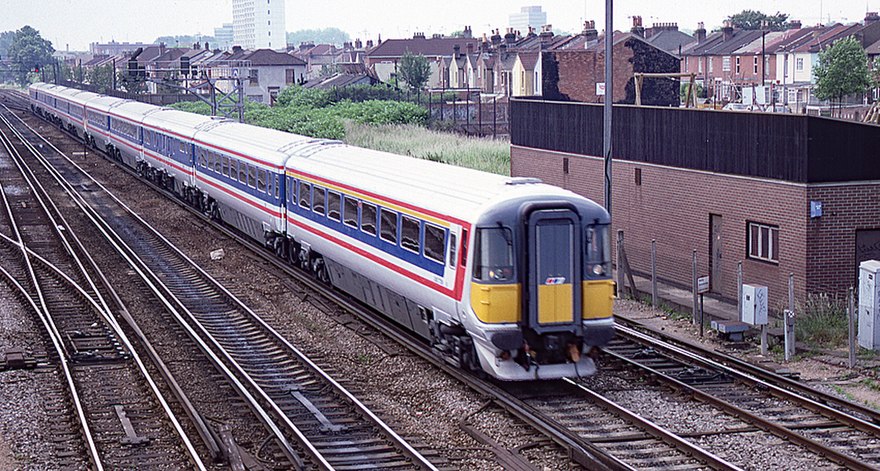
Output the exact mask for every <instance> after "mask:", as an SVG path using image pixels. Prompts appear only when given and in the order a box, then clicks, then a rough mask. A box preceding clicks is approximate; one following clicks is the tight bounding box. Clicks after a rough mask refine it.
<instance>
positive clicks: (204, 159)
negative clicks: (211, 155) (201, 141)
mask: <svg viewBox="0 0 880 471" xmlns="http://www.w3.org/2000/svg"><path fill="white" fill-rule="evenodd" d="M198 155H199V166H201V167H203V168H204V167H207V166H208V158H207V157H206V156H205V149H202V148H201V147H200V148H199V150H198Z"/></svg>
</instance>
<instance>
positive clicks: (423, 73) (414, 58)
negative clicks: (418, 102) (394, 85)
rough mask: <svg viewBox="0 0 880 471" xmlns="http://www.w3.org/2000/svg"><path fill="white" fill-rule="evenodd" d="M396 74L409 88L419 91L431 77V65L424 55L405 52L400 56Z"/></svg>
mask: <svg viewBox="0 0 880 471" xmlns="http://www.w3.org/2000/svg"><path fill="white" fill-rule="evenodd" d="M398 76H399V77H400V80H403V81H404V82H406V84H407V85H409V88H410V89H412V90H416V91H420V90H421V89H423V88H425V85H426V84H427V83H428V79H429V78H431V66H430V65H429V64H428V59H425V56H423V55H421V54H419V55H415V54H411V53H409V52H407V53H405V54H404V55H403V57H401V58H400V68H399V70H398Z"/></svg>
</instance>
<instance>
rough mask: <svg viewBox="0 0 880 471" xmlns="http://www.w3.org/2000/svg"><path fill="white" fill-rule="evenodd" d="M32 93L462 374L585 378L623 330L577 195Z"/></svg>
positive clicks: (591, 212) (186, 117)
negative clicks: (616, 328)
mask: <svg viewBox="0 0 880 471" xmlns="http://www.w3.org/2000/svg"><path fill="white" fill-rule="evenodd" d="M29 93H30V97H31V101H32V108H33V110H34V112H35V113H37V114H39V115H41V116H43V117H44V118H46V119H49V120H50V121H52V122H56V123H58V124H59V125H60V126H62V127H64V128H66V129H68V130H69V131H71V132H75V133H76V134H77V135H79V136H80V137H83V138H84V139H86V141H87V142H90V143H91V144H93V145H95V146H96V147H100V148H103V149H105V150H107V151H108V152H109V153H110V154H111V155H113V156H115V157H117V158H118V159H120V160H121V161H122V162H123V163H125V164H126V165H128V166H130V167H132V168H135V169H137V170H138V171H139V172H140V173H141V174H142V175H143V176H145V177H147V178H149V179H150V180H152V181H154V182H157V183H159V184H161V185H163V186H164V187H165V188H167V189H169V190H171V191H173V192H174V193H176V194H177V195H179V196H180V197H181V198H183V199H184V200H186V201H188V202H189V203H190V204H192V205H194V206H196V207H199V208H200V209H202V210H203V211H205V212H206V213H208V214H211V215H212V216H213V217H215V218H217V219H220V220H222V221H223V222H225V223H227V224H229V225H231V226H233V227H235V228H237V229H239V230H240V231H242V232H243V233H245V234H247V235H249V236H250V237H252V238H254V239H256V240H258V241H260V242H262V243H264V244H265V245H266V246H267V247H268V248H271V249H272V250H274V251H275V253H276V254H277V255H279V256H281V257H284V258H285V259H287V260H289V261H290V262H291V263H295V264H297V265H300V266H301V267H303V268H305V269H307V270H309V271H311V272H312V273H314V274H315V275H316V276H318V278H319V279H322V280H324V281H327V282H328V283H331V284H333V285H334V286H335V287H337V288H339V289H341V290H343V291H345V292H347V293H348V294H350V295H351V296H353V297H355V298H357V299H359V300H360V301H362V302H364V303H365V304H367V305H370V306H372V307H374V308H376V309H377V310H379V311H380V312H382V313H383V314H385V315H386V316H388V317H390V318H392V319H393V320H395V321H396V322H397V323H398V324H400V325H402V326H404V327H406V328H407V329H409V330H411V331H412V332H413V333H415V334H417V335H419V336H421V337H423V338H424V339H425V340H426V341H427V342H430V343H431V344H432V345H433V346H434V347H435V348H436V349H437V350H438V351H439V352H440V353H442V354H443V355H444V356H446V357H447V358H448V359H449V360H450V361H453V362H456V363H458V364H459V365H461V366H462V367H464V368H469V369H474V370H482V371H483V372H485V373H488V374H489V375H492V376H494V377H497V378H500V379H505V380H530V379H547V378H559V377H564V376H586V375H590V374H592V373H594V372H595V365H594V363H593V361H592V359H591V358H590V356H589V355H588V354H589V353H591V352H592V350H593V349H594V348H595V347H601V346H603V345H605V344H606V343H607V342H608V341H609V340H610V338H611V336H612V335H613V317H612V314H611V302H612V299H613V294H612V293H613V283H612V282H611V280H610V250H609V244H610V240H609V239H610V238H609V236H608V229H609V222H610V221H609V217H608V214H607V212H605V211H604V210H603V209H602V208H601V207H599V206H598V205H596V204H595V203H593V202H591V201H589V200H587V199H585V198H583V197H580V196H578V195H575V194H574V193H571V192H569V191H566V190H562V189H560V188H557V187H553V186H550V185H544V184H541V183H539V182H537V181H535V180H532V179H515V178H514V179H512V178H508V177H502V176H498V175H493V174H488V173H484V172H478V171H475V170H469V169H465V168H460V167H454V166H450V165H445V164H440V163H436V162H430V161H426V160H420V159H415V158H411V157H405V156H400V155H394V154H389V153H385V152H379V151H373V150H368V149H361V148H357V147H352V146H348V145H345V144H343V143H341V142H337V141H328V140H322V139H313V138H309V137H303V136H297V135H293V134H289V133H284V132H279V131H274V130H270V129H265V128H259V127H255V126H250V125H245V124H239V123H235V122H230V121H228V120H221V119H217V118H211V117H205V116H201V115H195V114H191V113H185V112H181V111H176V110H169V109H165V108H160V107H156V106H152V105H147V104H142V103H137V102H132V101H128V100H122V99H118V98H111V97H104V96H101V95H96V94H92V93H89V92H81V91H78V90H72V89H67V88H64V87H58V86H55V85H48V84H35V85H33V86H31V88H30V90H29ZM59 103H61V104H60V105H59ZM71 106H74V107H76V108H75V111H74V112H73V113H71V111H70V109H71ZM59 107H60V108H59ZM76 110H82V111H83V112H82V113H78V111H76ZM78 115H81V116H78Z"/></svg>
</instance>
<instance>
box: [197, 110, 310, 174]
mask: <svg viewBox="0 0 880 471" xmlns="http://www.w3.org/2000/svg"><path fill="white" fill-rule="evenodd" d="M195 139H196V141H197V143H198V142H201V143H203V144H208V145H209V146H212V147H219V148H220V149H224V150H227V151H232V152H233V153H235V154H239V155H240V154H245V155H248V156H250V157H253V158H252V159H250V160H257V161H259V162H260V163H262V164H264V165H266V166H269V167H272V168H273V169H276V170H280V169H282V168H284V163H285V161H286V160H287V158H288V155H289V149H290V148H291V147H292V146H296V145H297V144H298V143H302V142H305V141H308V140H313V139H312V138H310V137H304V136H298V135H296V134H290V133H286V132H281V131H277V130H274V129H268V128H261V127H259V126H251V125H249V124H241V123H237V122H234V121H228V120H218V121H216V122H213V123H203V124H202V125H201V126H200V127H199V131H198V132H197V133H196V136H195Z"/></svg>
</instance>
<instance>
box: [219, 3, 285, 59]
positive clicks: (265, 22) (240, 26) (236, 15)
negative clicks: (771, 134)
mask: <svg viewBox="0 0 880 471" xmlns="http://www.w3.org/2000/svg"><path fill="white" fill-rule="evenodd" d="M284 2H285V0H232V32H233V37H234V42H235V45H236V46H241V47H242V48H244V49H263V48H269V49H284V48H286V47H287V30H286V29H285V28H284Z"/></svg>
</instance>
